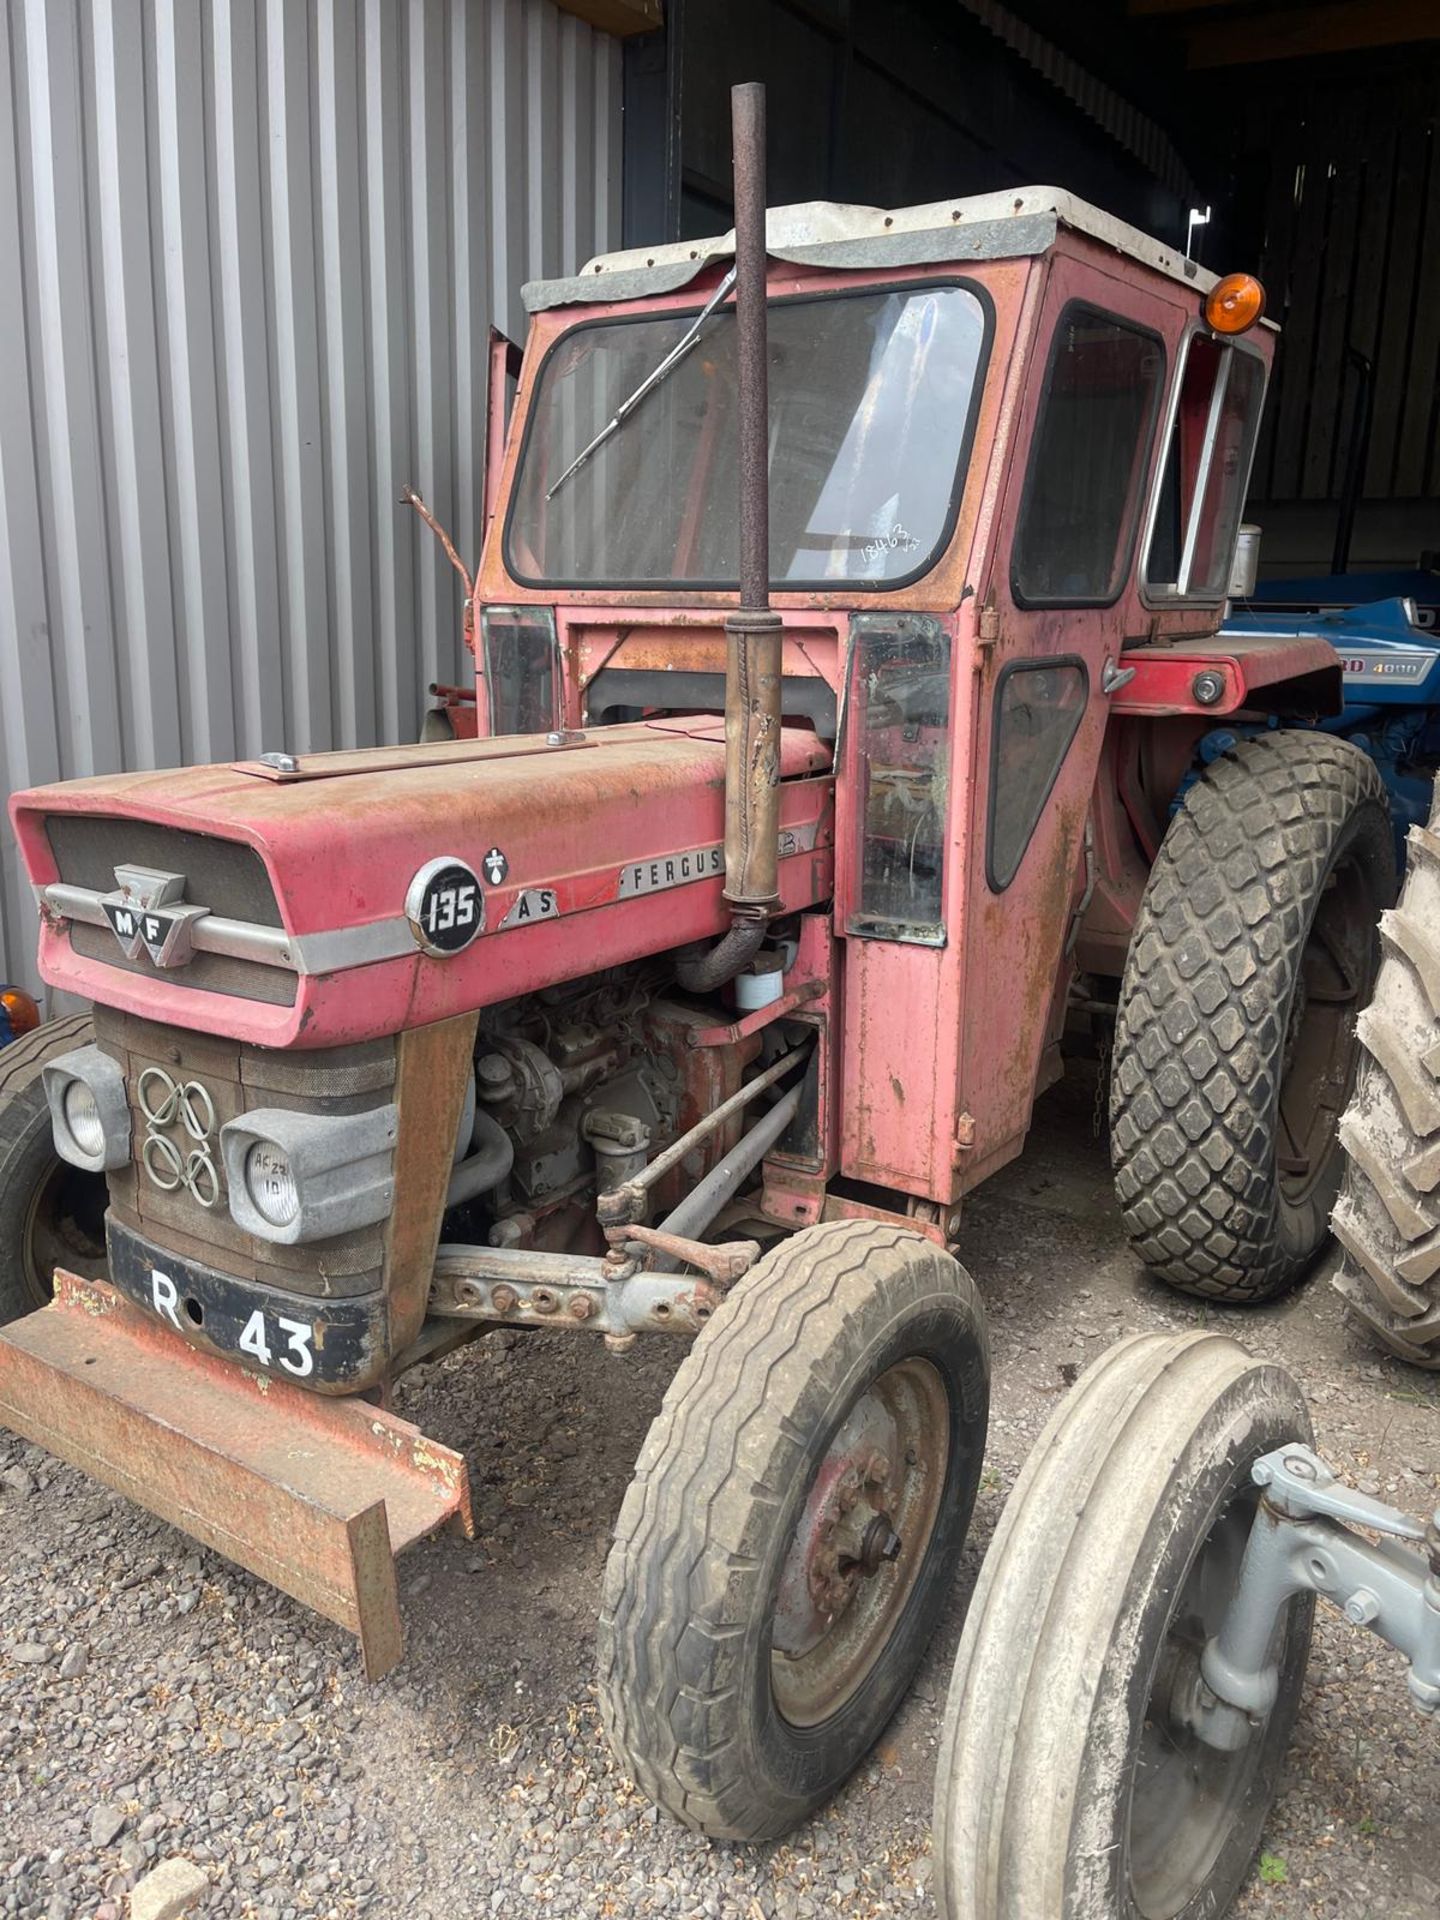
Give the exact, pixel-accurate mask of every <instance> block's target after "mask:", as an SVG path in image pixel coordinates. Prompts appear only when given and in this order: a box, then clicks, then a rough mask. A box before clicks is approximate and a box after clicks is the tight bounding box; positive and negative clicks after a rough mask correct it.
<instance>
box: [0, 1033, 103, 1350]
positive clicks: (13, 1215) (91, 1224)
mask: <svg viewBox="0 0 1440 1920" xmlns="http://www.w3.org/2000/svg"><path fill="white" fill-rule="evenodd" d="M93 1038H94V1033H93V1031H92V1028H91V1024H90V1016H89V1014H88V1013H76V1014H71V1015H69V1016H68V1017H67V1018H65V1019H63V1020H52V1021H49V1022H48V1023H47V1024H46V1025H45V1026H42V1027H37V1028H36V1029H35V1031H34V1032H33V1033H28V1034H26V1035H25V1037H24V1039H22V1040H15V1041H12V1042H11V1044H10V1045H9V1046H8V1047H5V1048H3V1049H0V1326H3V1325H4V1324H5V1323H6V1322H7V1321H9V1320H18V1319H19V1317H20V1316H21V1314H24V1313H31V1312H33V1311H34V1309H35V1308H36V1307H43V1306H44V1304H45V1302H46V1301H47V1300H48V1299H49V1298H50V1293H51V1288H52V1284H53V1276H54V1272H55V1269H56V1267H57V1266H64V1267H68V1268H69V1270H70V1271H71V1272H72V1273H78V1274H79V1275H80V1277H81V1278H82V1279H84V1280H98V1279H103V1278H104V1275H105V1205H106V1191H105V1176H104V1174H100V1173H83V1172H82V1171H81V1170H80V1168H78V1167H72V1166H69V1165H67V1163H66V1162H65V1161H64V1160H62V1159H61V1158H60V1156H59V1154H58V1153H56V1151H55V1142H54V1138H53V1136H52V1134H51V1130H50V1106H49V1102H48V1101H47V1100H46V1098H45V1087H44V1084H43V1082H42V1081H41V1078H40V1069H41V1068H42V1067H43V1066H44V1065H45V1063H46V1061H47V1060H53V1059H54V1058H55V1057H56V1055H57V1054H62V1053H69V1052H70V1050H71V1049H72V1048H73V1047H83V1046H85V1045H86V1044H87V1042H89V1041H90V1040H92V1039H93Z"/></svg>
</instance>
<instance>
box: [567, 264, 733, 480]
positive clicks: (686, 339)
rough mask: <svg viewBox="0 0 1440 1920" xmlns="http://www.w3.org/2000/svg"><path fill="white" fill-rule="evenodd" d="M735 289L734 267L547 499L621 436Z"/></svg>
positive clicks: (574, 461) (577, 457)
mask: <svg viewBox="0 0 1440 1920" xmlns="http://www.w3.org/2000/svg"><path fill="white" fill-rule="evenodd" d="M734 285H735V269H734V267H731V269H730V271H729V272H728V273H727V274H726V276H725V278H724V279H723V280H722V281H721V282H720V284H719V286H718V287H717V288H716V289H715V291H714V293H712V294H711V296H710V298H709V299H708V300H707V301H706V303H705V305H704V306H703V307H702V308H701V310H700V312H699V313H697V314H696V316H695V319H694V321H693V323H692V324H691V325H690V326H689V327H688V328H687V329H686V330H685V332H684V333H683V334H682V335H681V337H680V338H679V339H678V340H677V341H676V342H675V345H674V346H673V347H672V348H671V349H670V351H669V353H667V354H666V356H665V358H664V359H663V360H662V361H661V362H660V364H659V366H658V367H656V368H655V370H654V372H653V373H647V374H646V376H645V378H644V379H643V380H642V381H641V382H640V384H639V386H638V387H636V389H635V391H634V392H633V393H632V394H631V395H630V397H629V399H628V400H622V401H621V402H620V405H619V406H618V407H617V408H616V409H615V417H614V418H613V419H612V420H610V421H609V422H607V424H606V425H605V426H603V427H602V428H601V429H600V431H599V433H597V434H596V436H595V438H594V439H593V440H592V441H591V442H590V444H589V446H588V447H586V448H584V450H583V451H582V452H580V453H578V454H577V455H576V456H575V458H574V459H573V460H572V461H571V462H570V464H569V466H568V467H567V468H566V469H565V471H564V472H563V473H562V474H561V476H560V478H559V479H558V480H557V481H556V482H555V484H554V486H553V487H550V488H548V489H547V491H546V494H545V498H546V499H547V500H553V499H554V498H555V496H556V494H557V493H558V492H559V491H560V489H561V487H563V486H564V484H565V482H566V481H567V480H568V479H569V478H570V476H571V474H572V473H578V472H579V471H580V469H581V467H583V466H584V464H585V462H586V461H587V460H588V459H589V458H590V456H591V454H592V453H594V452H595V450H596V448H597V447H603V446H604V444H605V442H606V441H607V440H608V439H609V438H610V436H611V434H612V433H618V432H619V430H620V428H621V427H622V426H623V425H624V424H625V421H626V420H627V419H628V418H629V416H630V415H631V414H632V413H633V412H634V411H635V409H636V407H638V406H639V404H640V402H641V401H642V400H643V399H644V398H645V396H646V394H647V393H649V392H650V391H651V389H652V388H654V387H658V386H659V384H660V382H661V381H662V380H663V379H664V378H665V376H666V374H667V373H669V371H670V369H671V368H672V367H674V366H677V365H678V364H679V362H680V361H681V360H683V359H684V358H685V355H686V354H687V353H689V351H690V349H691V348H692V347H693V346H694V344H695V342H696V341H697V340H698V339H699V338H700V329H701V328H702V327H703V326H704V324H705V322H706V321H707V320H708V319H709V318H710V316H711V314H712V313H714V311H715V309H716V308H717V307H718V306H719V304H720V302H721V301H722V300H723V299H724V298H725V296H726V294H727V293H729V291H730V289H731V288H732V287H733V286H734Z"/></svg>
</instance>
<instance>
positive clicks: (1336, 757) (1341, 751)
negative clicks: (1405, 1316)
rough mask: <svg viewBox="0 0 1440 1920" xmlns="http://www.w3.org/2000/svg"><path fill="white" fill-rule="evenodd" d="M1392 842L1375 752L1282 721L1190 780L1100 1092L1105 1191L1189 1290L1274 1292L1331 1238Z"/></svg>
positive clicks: (1153, 884) (1140, 936) (1133, 946)
mask: <svg viewBox="0 0 1440 1920" xmlns="http://www.w3.org/2000/svg"><path fill="white" fill-rule="evenodd" d="M1394 874H1395V857H1394V847H1393V841H1392V838H1391V833H1390V825H1389V818H1388V814H1387V809H1386V801H1385V793H1384V789H1383V787H1382V785H1381V782H1380V776H1379V774H1378V772H1377V771H1376V768H1375V764H1374V762H1373V761H1372V760H1370V759H1369V758H1368V757H1367V756H1366V755H1365V754H1363V753H1361V752H1360V750H1359V749H1358V748H1357V747H1353V746H1351V745H1350V743H1349V742H1348V741H1345V740H1336V739H1332V738H1331V737H1330V736H1329V735H1327V734H1323V733H1301V732H1290V733H1287V732H1277V733H1268V734H1262V735H1260V736H1259V737H1258V738H1256V739H1253V740H1246V741H1243V742H1241V744H1240V745H1239V746H1237V747H1235V748H1233V749H1232V750H1231V751H1230V752H1229V753H1226V754H1224V755H1223V756H1222V757H1221V758H1220V759H1218V760H1217V761H1216V762H1215V763H1214V764H1213V765H1212V766H1211V767H1209V768H1208V769H1207V770H1206V772H1205V773H1204V775H1203V776H1202V777H1201V778H1200V779H1199V780H1197V781H1196V782H1195V784H1194V785H1193V786H1192V787H1191V788H1190V790H1189V791H1188V792H1187V793H1186V795H1185V798H1184V800H1183V802H1182V804H1181V806H1180V808H1179V811H1178V812H1177V813H1176V815H1175V818H1174V820H1173V821H1172V822H1171V825H1170V828H1169V831H1168V832H1167V833H1166V835H1165V840H1164V843H1163V844H1162V846H1161V848H1160V853H1159V856H1158V857H1157V859H1156V862H1155V865H1154V868H1153V869H1152V871H1151V875H1150V880H1149V884H1148V885H1147V887H1146V889H1145V896H1144V900H1143V902H1142V904H1141V909H1140V913H1139V916H1138V918H1137V920H1136V923H1135V931H1134V934H1133V936H1132V939H1131V942H1130V952H1129V956H1128V959H1127V961H1126V967H1125V979H1124V983H1123V985H1122V987H1121V992H1120V1011H1119V1017H1118V1019H1117V1022H1116V1030H1115V1052H1114V1060H1113V1069H1112V1079H1111V1093H1110V1145H1111V1156H1112V1159H1113V1162H1114V1167H1115V1190H1116V1194H1117V1196H1118V1198H1119V1201H1120V1206H1121V1209H1122V1211H1123V1213H1124V1216H1125V1224H1126V1226H1127V1228H1128V1229H1129V1233H1130V1238H1131V1242H1132V1244H1133V1245H1134V1247H1135V1250H1136V1252H1137V1253H1138V1254H1139V1255H1140V1258H1141V1259H1142V1260H1143V1261H1144V1262H1145V1264H1146V1265H1147V1266H1148V1267H1150V1268H1151V1270H1152V1271H1153V1272H1154V1273H1156V1274H1157V1275H1158V1276H1159V1277H1160V1278H1161V1279H1162V1280H1166V1281H1168V1282H1169V1283H1170V1285H1171V1286H1173V1287H1178V1288H1180V1289H1181V1291H1183V1292H1185V1293H1194V1294H1200V1295H1202V1296H1204V1297H1206V1298H1209V1299H1212V1300H1230V1301H1235V1302H1237V1303H1243V1304H1248V1303H1252V1302H1256V1301H1260V1300H1270V1299H1273V1298H1274V1297H1275V1295H1277V1294H1279V1293H1283V1292H1284V1291H1285V1290H1286V1288H1288V1287H1290V1286H1292V1285H1294V1283H1295V1282H1296V1281H1297V1280H1298V1279H1299V1278H1300V1277H1301V1275H1302V1274H1303V1273H1304V1272H1305V1269H1306V1267H1307V1266H1308V1265H1309V1263H1310V1262H1311V1260H1313V1259H1314V1257H1315V1255H1316V1253H1317V1252H1318V1251H1319V1249H1320V1247H1321V1246H1322V1245H1323V1243H1324V1240H1325V1236H1326V1232H1327V1228H1328V1224H1329V1216H1330V1209H1331V1207H1332V1206H1333V1205H1334V1203H1335V1195H1336V1193H1337V1191H1338V1189H1339V1184H1340V1174H1341V1165H1342V1159H1341V1153H1340V1148H1339V1143H1338V1139H1337V1127H1338V1123H1339V1118H1340V1114H1341V1112H1342V1110H1343V1108H1344V1106H1345V1103H1346V1101H1347V1100H1348V1099H1349V1097H1350V1091H1351V1088H1352V1087H1353V1085H1354V1079H1355V1067H1356V1062H1357V1059H1358V1043H1357V1041H1356V1038H1355V1019H1356V1015H1357V1014H1358V1013H1359V1011H1360V1009H1361V1008H1362V1007H1363V1006H1364V1005H1365V1002H1366V1001H1367V1000H1368V999H1369V997H1370V989H1371V985H1372V983H1373V981H1374V978H1375V971H1376V967H1377V965H1378V962H1379V937H1378V934H1377V932H1376V922H1377V920H1378V919H1379V915H1380V910H1381V908H1382V907H1383V906H1385V905H1386V904H1387V903H1388V902H1389V900H1390V899H1391V898H1392V896H1393V893H1394Z"/></svg>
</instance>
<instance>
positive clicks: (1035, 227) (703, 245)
mask: <svg viewBox="0 0 1440 1920" xmlns="http://www.w3.org/2000/svg"><path fill="white" fill-rule="evenodd" d="M765 224H766V245H767V249H768V251H769V252H770V254H771V255H772V256H773V257H774V258H775V259H778V260H790V261H796V262H799V263H801V264H803V265H807V266H834V267H850V268H863V267H877V268H883V267H887V266H903V265H916V264H920V263H922V262H926V263H929V262H936V261H944V260H949V259H953V260H954V261H955V262H956V263H957V264H960V263H963V262H964V261H965V260H967V259H968V260H976V259H999V258H1004V257H1007V256H1012V257H1013V256H1017V255H1022V254H1037V253H1043V252H1045V251H1046V250H1047V249H1048V247H1049V246H1051V245H1052V244H1053V242H1054V237H1055V231H1056V229H1057V227H1062V226H1063V227H1068V228H1070V229H1071V230H1072V231H1074V232H1076V233H1083V234H1086V235H1088V236H1089V237H1090V238H1091V239H1093V240H1098V241H1099V242H1100V243H1101V244H1102V245H1104V246H1107V247H1112V248H1114V250H1115V251H1116V252H1117V253H1121V254H1124V255H1125V256H1126V257H1127V258H1129V259H1132V260H1138V261H1139V262H1140V263H1141V264H1142V265H1143V266H1146V267H1149V268H1150V269H1151V271H1152V272H1157V273H1163V274H1164V275H1165V276H1166V277H1167V278H1168V279H1171V280H1177V281H1179V282H1181V283H1182V284H1183V285H1185V286H1187V287H1192V288H1194V289H1195V291H1196V292H1197V293H1200V294H1204V293H1208V292H1209V291H1210V289H1211V287H1213V286H1214V285H1215V283H1216V279H1217V277H1218V276H1217V275H1216V274H1214V273H1212V272H1211V271H1210V270H1209V268H1208V267H1202V266H1200V265H1199V264H1198V263H1197V262H1196V261H1194V260H1189V259H1187V258H1186V257H1185V255H1184V254H1183V253H1181V252H1180V251H1179V250H1178V249H1177V248H1175V247H1169V246H1166V245H1165V244H1164V243H1163V242H1162V241H1160V240H1156V239H1154V238H1153V237H1152V236H1151V235H1149V234H1146V233H1142V232H1141V231H1140V229H1139V228H1138V227H1132V226H1130V225H1129V224H1128V223H1127V222H1126V221H1124V220H1117V219H1116V218H1115V217H1114V216H1113V215H1112V214H1108V213H1104V212H1102V211H1101V210H1100V208H1099V207H1093V206H1091V205H1090V203H1089V202H1088V201H1086V200H1081V199H1078V198H1077V197H1076V196H1075V195H1074V194H1073V193H1067V192H1065V191H1064V190H1063V189H1062V188H1059V187H1012V188H1008V189H1006V190H1005V191H1003V192H1000V193H982V194H976V195H973V196H972V197H970V198H969V199H959V200H932V201H930V202H928V203H927V204H926V205H924V206H920V207H895V208H891V209H889V210H887V209H886V208H884V207H857V206H846V205H842V204H840V203H839V202H837V201H832V200H806V201H802V202H800V203H799V204H797V205H795V206H789V207H771V208H770V209H769V211H768V213H767V214H766V223H765ZM734 252H735V231H734V229H733V228H731V230H730V231H729V232H728V233H723V234H717V235H715V236H714V237H713V238H711V239H706V240H679V241H673V242H670V243H668V244H666V245H664V246H657V247H629V248H626V249H625V250H623V251H621V252H618V253H601V254H596V255H595V257H594V258H593V259H591V260H587V261H586V263H585V265H584V267H583V268H582V269H581V271H580V272H579V273H578V274H575V275H573V276H572V277H570V278H568V279H564V280H537V281H532V282H530V284H529V285H528V286H527V287H526V288H525V304H526V306H527V307H528V308H529V309H530V310H531V311H532V312H534V311H536V310H538V309H542V308H546V307H556V306H568V305H573V304H575V303H577V302H583V301H597V300H599V301H606V300H640V299H645V298H647V297H649V296H651V295H654V294H660V293H673V292H675V291H677V290H678V289H679V288H680V287H683V286H685V285H686V284H687V283H688V282H689V281H691V280H693V279H694V278H695V277H696V276H697V275H698V274H700V273H701V272H703V271H704V269H705V268H706V267H708V266H711V265H713V264H714V263H715V262H716V261H723V260H728V259H731V258H733V256H734Z"/></svg>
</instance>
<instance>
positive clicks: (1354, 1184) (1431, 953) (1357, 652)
mask: <svg viewBox="0 0 1440 1920" xmlns="http://www.w3.org/2000/svg"><path fill="white" fill-rule="evenodd" d="M1377 588H1379V589H1381V590H1382V591H1384V590H1387V589H1388V590H1391V592H1392V594H1393V597H1391V598H1386V599H1372V598H1370V597H1369V596H1371V595H1373V594H1374V593H1375V591H1376V589H1377ZM1396 588H1400V589H1401V591H1399V592H1398V593H1397V592H1394V589H1396ZM1437 589H1440V573H1436V572H1435V571H1434V570H1432V569H1429V568H1425V567H1423V566H1422V568H1421V570H1420V571H1418V572H1416V573H1414V574H1406V575H1400V576H1389V577H1387V576H1384V575H1375V574H1355V575H1345V574H1339V575H1331V576H1326V577H1324V578H1321V579H1316V580H1296V581H1283V582H1281V581H1277V582H1268V583H1267V585H1266V587H1265V588H1264V589H1263V590H1261V591H1259V592H1256V593H1254V594H1253V595H1252V596H1251V597H1250V598H1248V599H1247V600H1246V601H1245V602H1243V603H1241V605H1240V606H1239V608H1238V610H1236V611H1235V612H1234V613H1233V615H1232V617H1231V619H1230V620H1228V621H1227V622H1226V627H1227V629H1228V630H1229V631H1230V632H1233V633H1236V634H1247V635H1250V636H1252V637H1253V636H1256V635H1266V634H1274V635H1275V636H1276V638H1277V639H1289V638H1293V637H1294V636H1295V635H1296V634H1297V633H1300V632H1305V633H1312V634H1313V633H1317V632H1318V633H1322V634H1324V635H1325V637H1326V638H1327V639H1328V640H1330V641H1331V643H1332V644H1333V646H1334V648H1335V651H1336V652H1337V653H1338V654H1339V656H1340V662H1341V666H1342V669H1343V675H1344V690H1345V705H1344V710H1343V711H1342V712H1341V713H1339V714H1338V715H1336V716H1335V717H1333V718H1331V719H1325V720H1320V721H1317V722H1316V723H1315V724H1317V725H1318V726H1321V727H1323V728H1324V729H1325V730H1326V731H1327V732H1332V733H1339V734H1343V735H1344V736H1345V737H1346V738H1347V739H1349V740H1351V741H1352V742H1353V743H1354V744H1355V745H1356V746H1358V747H1360V748H1361V749H1363V751H1364V752H1365V753H1367V754H1368V755H1369V756H1370V758H1371V759H1372V760H1373V761H1374V762H1375V764H1376V766H1377V767H1378V768H1379V771H1380V775H1381V778H1382V780H1383V781H1384V784H1385V787H1386V790H1387V792H1388V794H1389V799H1390V810H1391V816H1392V819H1393V821H1394V827H1395V840H1396V851H1397V854H1398V860H1399V867H1400V870H1401V871H1402V873H1403V874H1404V884H1403V887H1402V889H1401V893H1400V898H1399V900H1398V901H1397V903H1396V905H1395V906H1394V907H1393V908H1392V909H1390V910H1389V911H1388V912H1386V913H1385V914H1384V915H1383V916H1382V918H1381V922H1380V930H1381V936H1382V959H1381V964H1380V970H1379V973H1378V974H1377V976H1376V981H1375V988H1374V994H1373V997H1372V999H1371V1002H1370V1005H1369V1006H1368V1007H1367V1008H1366V1009H1365V1010H1364V1012H1363V1013H1361V1014H1360V1016H1359V1018H1358V1021H1357V1023H1356V1027H1357V1032H1358V1034H1359V1037H1360V1040H1361V1043H1362V1053H1361V1061H1360V1068H1359V1072H1358V1075H1357V1078H1356V1082H1355V1086H1354V1089H1353V1091H1352V1094H1351V1097H1350V1101H1349V1105H1348V1106H1347V1108H1346V1110H1345V1113H1344V1116H1343V1118H1342V1119H1341V1122H1340V1127H1339V1138H1340V1144H1341V1146H1342V1147H1343V1149H1344V1152H1345V1174H1344V1182H1343V1186H1342V1188H1341V1193H1340V1198H1339V1201H1338V1203H1337V1204H1336V1207H1335V1210H1334V1213H1333V1215H1332V1218H1331V1225H1332V1227H1333V1230H1334V1233H1335V1237H1336V1239H1337V1240H1338V1241H1339V1243H1340V1246H1341V1248H1342V1250H1343V1254H1344V1258H1343V1260H1342V1262H1341V1265H1340V1267H1339V1269H1338V1271H1337V1272H1336V1274H1335V1276H1334V1284H1335V1286H1336V1288H1337V1289H1338V1291H1339V1292H1340V1294H1341V1295H1342V1297H1343V1298H1344V1299H1345V1300H1346V1302H1347V1303H1348V1304H1349V1306H1350V1307H1351V1309H1352V1310H1353V1312H1354V1315H1355V1317H1356V1319H1357V1320H1358V1321H1359V1322H1360V1324H1361V1325H1362V1326H1363V1327H1364V1329H1365V1330H1366V1332H1367V1333H1368V1334H1369V1335H1370V1337H1371V1338H1372V1339H1374V1340H1375V1341H1376V1342H1377V1343H1378V1344H1379V1345H1381V1346H1382V1347H1384V1348H1386V1349H1387V1350H1388V1351H1390V1352H1391V1353H1394V1354H1397V1355H1399V1356H1400V1357H1401V1358H1402V1359H1405V1360H1408V1361H1410V1362H1411V1363H1412V1364H1413V1365H1415V1366H1420V1367H1426V1368H1429V1369H1431V1370H1440V810H1437V806H1436V785H1435V781H1436V772H1437V769H1440V644H1437V641H1440V626H1437V615H1440V591H1437ZM1362 595H1363V596H1365V598H1364V599H1363V600H1360V601H1359V603H1358V604H1344V601H1345V600H1346V599H1348V598H1349V597H1350V596H1362ZM1337 602H1341V604H1336V603H1337ZM1260 730H1261V729H1260V728H1259V727H1239V726H1232V727H1217V728H1216V729H1215V730H1214V731H1212V732H1211V733H1209V734H1207V735H1205V736H1204V737H1203V738H1202V740H1201V742H1200V749H1199V756H1198V757H1199V760H1200V762H1201V764H1202V765H1205V764H1209V762H1211V761H1213V760H1214V759H1216V758H1217V757H1218V756H1219V755H1220V754H1222V753H1223V752H1225V750H1226V749H1227V747H1229V746H1231V745H1233V744H1234V743H1235V741H1237V740H1238V739H1239V738H1240V737H1242V735H1243V734H1245V733H1253V732H1258V731H1260ZM1194 777H1195V776H1194V774H1192V776H1191V778H1192V779H1193V778H1194Z"/></svg>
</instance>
